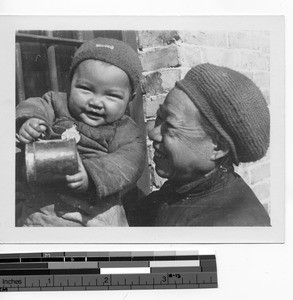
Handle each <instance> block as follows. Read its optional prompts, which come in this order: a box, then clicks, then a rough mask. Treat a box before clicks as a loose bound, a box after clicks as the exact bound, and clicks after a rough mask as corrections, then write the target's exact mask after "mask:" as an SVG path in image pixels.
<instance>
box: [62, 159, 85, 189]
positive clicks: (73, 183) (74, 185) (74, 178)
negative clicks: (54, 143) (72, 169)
mask: <svg viewBox="0 0 293 300" xmlns="http://www.w3.org/2000/svg"><path fill="white" fill-rule="evenodd" d="M77 155H78V156H77V158H78V173H76V174H74V175H66V181H67V186H68V187H69V188H71V189H73V190H76V191H77V192H86V191H87V189H88V187H89V178H88V175H87V172H86V170H85V168H84V166H83V163H82V161H81V158H80V156H79V154H77Z"/></svg>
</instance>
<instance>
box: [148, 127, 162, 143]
mask: <svg viewBox="0 0 293 300" xmlns="http://www.w3.org/2000/svg"><path fill="white" fill-rule="evenodd" d="M148 136H149V138H150V139H151V140H152V141H154V142H158V143H160V142H161V141H162V134H161V125H158V126H153V127H151V128H149V129H148Z"/></svg>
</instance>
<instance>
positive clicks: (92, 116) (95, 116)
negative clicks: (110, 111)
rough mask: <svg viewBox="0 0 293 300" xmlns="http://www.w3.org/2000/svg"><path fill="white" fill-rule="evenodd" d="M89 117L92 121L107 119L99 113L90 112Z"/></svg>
mask: <svg viewBox="0 0 293 300" xmlns="http://www.w3.org/2000/svg"><path fill="white" fill-rule="evenodd" d="M87 116H88V117H89V118H90V119H92V120H99V119H101V118H104V117H105V115H104V114H102V113H98V112H95V111H88V112H87Z"/></svg>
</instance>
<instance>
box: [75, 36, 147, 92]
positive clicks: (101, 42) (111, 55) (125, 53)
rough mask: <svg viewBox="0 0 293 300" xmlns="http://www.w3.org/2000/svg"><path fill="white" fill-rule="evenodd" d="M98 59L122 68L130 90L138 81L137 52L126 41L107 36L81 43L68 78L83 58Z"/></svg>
mask: <svg viewBox="0 0 293 300" xmlns="http://www.w3.org/2000/svg"><path fill="white" fill-rule="evenodd" d="M87 59H94V60H100V61H103V62H106V63H109V64H111V65H114V66H116V67H118V68H120V69H122V70H123V71H124V72H125V73H126V74H127V76H128V78H129V81H130V84H131V88H132V92H133V93H134V92H135V91H136V89H137V87H138V85H139V83H140V79H141V76H142V75H141V74H142V66H141V63H140V60H139V58H138V55H137V53H136V52H135V51H134V50H133V49H132V48H131V47H130V46H129V45H128V44H126V43H124V42H122V41H119V40H115V39H109V38H96V39H93V40H89V41H87V42H85V43H84V44H82V45H81V46H80V47H79V48H78V50H77V51H76V53H75V54H74V57H73V59H72V63H71V67H70V79H72V76H73V73H74V70H75V68H76V67H77V66H78V65H79V64H80V63H81V62H82V61H84V60H87Z"/></svg>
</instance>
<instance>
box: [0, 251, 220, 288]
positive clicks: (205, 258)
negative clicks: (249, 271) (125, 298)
mask: <svg viewBox="0 0 293 300" xmlns="http://www.w3.org/2000/svg"><path fill="white" fill-rule="evenodd" d="M217 287H218V281H217V266H216V257H215V255H202V254H199V252H198V251H135V252H52V253H10V254H0V292H13V291H74V290H79V291H80V290H125V289H128V290H131V289H133V290H137V289H190V288H217Z"/></svg>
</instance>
